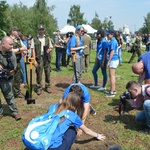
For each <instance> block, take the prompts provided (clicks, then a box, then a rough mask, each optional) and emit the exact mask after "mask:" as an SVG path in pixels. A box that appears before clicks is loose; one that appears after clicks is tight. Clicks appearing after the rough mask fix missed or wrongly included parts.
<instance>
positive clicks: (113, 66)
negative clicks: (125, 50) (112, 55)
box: [109, 60, 119, 68]
mask: <svg viewBox="0 0 150 150" xmlns="http://www.w3.org/2000/svg"><path fill="white" fill-rule="evenodd" d="M118 65H119V60H113V61H110V66H109V68H117V67H118Z"/></svg>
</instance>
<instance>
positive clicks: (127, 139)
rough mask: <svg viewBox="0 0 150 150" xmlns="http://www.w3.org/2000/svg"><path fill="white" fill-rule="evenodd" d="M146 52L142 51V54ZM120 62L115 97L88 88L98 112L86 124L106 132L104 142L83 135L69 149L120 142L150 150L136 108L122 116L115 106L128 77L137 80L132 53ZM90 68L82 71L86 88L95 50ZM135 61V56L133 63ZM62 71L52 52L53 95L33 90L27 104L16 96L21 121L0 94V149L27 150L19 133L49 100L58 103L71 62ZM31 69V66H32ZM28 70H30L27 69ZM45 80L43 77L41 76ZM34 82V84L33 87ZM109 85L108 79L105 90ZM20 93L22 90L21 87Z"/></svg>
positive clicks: (130, 149) (99, 148)
mask: <svg viewBox="0 0 150 150" xmlns="http://www.w3.org/2000/svg"><path fill="white" fill-rule="evenodd" d="M144 52H145V51H144V50H142V53H144ZM122 57H123V65H122V66H118V68H117V70H116V90H117V94H116V96H115V97H114V98H105V97H104V92H98V91H97V90H95V89H94V90H92V89H89V91H90V95H91V104H92V105H93V107H94V108H95V109H96V111H97V115H96V116H91V115H90V116H89V117H88V119H87V121H86V125H87V126H88V127H89V128H91V129H93V130H95V131H97V132H99V133H103V134H104V135H106V140H105V141H104V142H102V141H97V140H95V139H93V138H91V137H89V136H87V135H85V134H83V136H81V137H78V138H77V140H76V142H75V144H73V146H72V150H75V148H76V147H78V148H79V149H80V150H105V149H107V147H109V146H110V145H112V144H119V145H121V146H122V148H123V150H149V149H150V142H149V141H150V135H146V134H143V133H139V132H138V130H139V129H141V128H143V127H144V125H143V124H141V123H138V122H136V120H135V114H136V113H137V112H138V110H132V109H131V110H130V111H129V112H127V113H125V115H124V116H121V117H120V116H119V114H118V111H117V106H118V103H119V96H120V94H121V93H122V92H124V91H125V85H126V83H127V82H128V81H130V80H137V78H138V76H137V75H135V74H133V73H132V71H131V66H132V64H128V61H129V59H130V57H131V53H127V52H126V51H125V50H124V51H123V53H122ZM90 60H91V62H90V70H89V72H88V73H83V75H82V81H81V82H82V83H83V84H85V85H86V86H87V87H88V88H89V86H90V85H92V84H93V75H92V73H91V70H92V67H93V65H94V60H95V51H94V50H92V51H91V59H90ZM136 61H137V57H136V58H135V60H134V62H136ZM62 69H63V72H61V73H57V72H56V71H55V53H53V59H52V72H51V87H52V94H47V93H46V92H43V93H42V95H40V96H37V95H36V93H34V92H33V97H34V98H35V99H36V104H30V105H27V104H26V101H25V100H23V99H16V101H17V106H18V108H19V111H20V113H21V116H22V120H20V121H18V122H16V121H15V120H14V119H13V118H12V117H10V112H9V110H8V107H7V105H6V102H5V100H4V98H3V96H1V99H2V102H3V107H4V117H3V118H2V119H1V120H0V150H26V148H25V146H24V145H23V143H22V141H21V136H22V133H23V131H24V129H25V127H26V126H27V124H28V122H29V121H30V120H31V119H32V118H33V117H36V116H37V115H40V114H42V113H45V112H46V111H47V109H48V107H49V105H50V104H51V103H57V102H58V101H59V99H60V98H61V96H62V93H63V91H64V89H65V88H66V87H67V86H68V85H69V84H70V83H71V78H72V74H73V69H72V66H71V63H70V68H69V69H67V68H66V67H62ZM33 70H34V69H33ZM28 71H29V70H28ZM98 75H99V85H101V83H102V79H101V78H102V75H101V71H98ZM43 79H44V77H43ZM33 84H34V85H35V73H34V71H33ZM34 85H33V86H34ZM109 87H110V84H109V80H108V84H107V89H109ZM22 92H24V93H25V89H24V88H23V87H22Z"/></svg>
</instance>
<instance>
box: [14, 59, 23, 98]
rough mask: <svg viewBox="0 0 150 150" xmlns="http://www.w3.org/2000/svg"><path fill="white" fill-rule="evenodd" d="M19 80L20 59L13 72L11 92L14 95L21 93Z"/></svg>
mask: <svg viewBox="0 0 150 150" xmlns="http://www.w3.org/2000/svg"><path fill="white" fill-rule="evenodd" d="M20 81H21V77H20V61H18V62H17V67H16V70H15V72H14V76H13V80H12V86H13V93H14V96H15V97H16V96H17V95H19V94H20V93H21V90H20Z"/></svg>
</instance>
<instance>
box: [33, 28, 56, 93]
mask: <svg viewBox="0 0 150 150" xmlns="http://www.w3.org/2000/svg"><path fill="white" fill-rule="evenodd" d="M44 33H45V27H44V26H43V25H39V27H38V35H37V36H36V37H34V38H33V39H32V40H31V51H32V56H33V58H34V60H35V61H34V66H35V67H36V82H37V85H36V86H37V95H41V93H42V73H43V69H44V73H45V91H46V92H47V93H49V94H50V93H51V90H50V71H51V69H50V62H51V53H52V48H53V46H52V43H51V40H50V38H49V37H47V36H46V35H45V34H44Z"/></svg>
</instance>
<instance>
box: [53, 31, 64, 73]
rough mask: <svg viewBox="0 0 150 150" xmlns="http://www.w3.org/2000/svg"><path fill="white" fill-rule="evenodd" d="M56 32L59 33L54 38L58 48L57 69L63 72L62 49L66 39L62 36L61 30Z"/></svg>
mask: <svg viewBox="0 0 150 150" xmlns="http://www.w3.org/2000/svg"><path fill="white" fill-rule="evenodd" d="M56 32H57V34H56V36H55V40H54V46H55V48H56V71H57V72H62V70H61V69H60V63H61V60H62V50H63V49H64V45H63V43H64V40H63V39H62V38H61V37H60V31H59V30H57V31H56Z"/></svg>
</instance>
